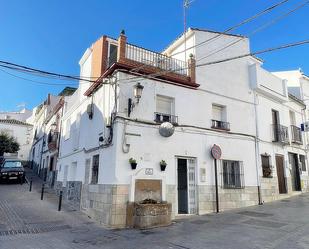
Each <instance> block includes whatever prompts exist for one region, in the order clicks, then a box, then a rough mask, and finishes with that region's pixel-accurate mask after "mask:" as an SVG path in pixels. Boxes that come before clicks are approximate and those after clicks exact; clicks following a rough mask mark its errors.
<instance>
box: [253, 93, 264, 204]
mask: <svg viewBox="0 0 309 249" xmlns="http://www.w3.org/2000/svg"><path fill="white" fill-rule="evenodd" d="M253 94H254V114H255V119H254V120H255V169H256V182H257V189H258V202H259V205H263V202H262V196H261V182H260V176H259V165H260V144H259V140H260V137H259V125H258V111H257V94H256V92H255V91H253Z"/></svg>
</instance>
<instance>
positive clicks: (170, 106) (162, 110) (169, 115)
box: [155, 95, 177, 123]
mask: <svg viewBox="0 0 309 249" xmlns="http://www.w3.org/2000/svg"><path fill="white" fill-rule="evenodd" d="M155 121H156V122H158V123H162V122H170V123H177V117H176V116H175V115H174V99H173V98H170V97H165V96H158V95H157V97H156V112H155Z"/></svg>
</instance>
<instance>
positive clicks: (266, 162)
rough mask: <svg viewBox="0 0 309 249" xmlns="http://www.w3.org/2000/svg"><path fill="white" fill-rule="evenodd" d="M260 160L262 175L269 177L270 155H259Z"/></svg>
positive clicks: (270, 172) (270, 174)
mask: <svg viewBox="0 0 309 249" xmlns="http://www.w3.org/2000/svg"><path fill="white" fill-rule="evenodd" d="M261 162H262V170H263V177H271V176H272V170H271V165H270V156H268V155H261Z"/></svg>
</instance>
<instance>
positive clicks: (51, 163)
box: [42, 87, 76, 187]
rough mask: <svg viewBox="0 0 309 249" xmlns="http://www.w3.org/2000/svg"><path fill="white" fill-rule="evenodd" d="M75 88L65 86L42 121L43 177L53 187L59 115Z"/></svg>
mask: <svg viewBox="0 0 309 249" xmlns="http://www.w3.org/2000/svg"><path fill="white" fill-rule="evenodd" d="M75 90H76V88H72V87H66V88H65V89H64V90H63V91H62V92H61V93H60V94H59V96H61V98H60V99H59V101H58V103H57V104H56V105H55V106H54V108H53V110H52V111H51V112H50V113H49V114H48V115H47V117H46V119H45V121H44V131H45V144H44V146H43V151H42V161H43V162H44V164H43V167H44V172H46V173H45V174H44V179H45V181H47V183H48V184H49V185H50V186H51V187H54V184H55V179H56V177H57V167H56V165H57V159H58V153H59V144H60V143H59V142H60V136H61V117H62V115H63V108H64V106H65V103H66V101H67V100H68V99H69V98H70V96H71V95H72V94H73V93H74V92H75Z"/></svg>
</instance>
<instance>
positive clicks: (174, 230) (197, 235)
mask: <svg viewBox="0 0 309 249" xmlns="http://www.w3.org/2000/svg"><path fill="white" fill-rule="evenodd" d="M35 179H37V178H35ZM36 181H37V182H34V185H33V190H32V192H29V186H28V184H24V185H20V184H1V185H0V189H1V191H0V248H1V249H20V248H23V249H69V248H70V249H71V248H90V249H92V248H121V249H129V248H132V249H133V248H134V249H136V248H145V249H148V248H171V249H172V248H175V249H181V248H182V249H183V248H185V249H193V248H194V249H197V248H201V249H202V248H203V249H204V248H211V249H215V248H217V249H219V248H220V249H223V248H228V249H233V248H235V249H242V248H250V249H256V248H280V249H282V248H288V249H291V248H309V223H308V221H309V211H308V210H309V194H302V195H299V196H295V197H292V198H290V199H285V200H281V201H278V202H273V203H270V204H264V205H263V206H256V207H251V208H245V209H237V210H233V211H228V212H223V213H220V214H209V215H204V216H192V217H190V218H186V219H178V220H176V221H175V222H174V223H173V225H171V226H169V227H163V228H156V229H149V230H133V229H131V230H129V229H124V230H110V229H105V228H102V227H99V226H97V225H96V224H95V222H94V221H93V220H91V219H89V218H88V217H87V216H85V215H84V214H82V213H81V212H79V211H76V210H75V209H74V208H72V207H70V206H68V205H67V204H64V205H63V208H62V211H60V212H58V211H57V207H58V202H57V197H56V196H55V195H54V194H52V193H48V191H47V194H45V195H44V200H43V201H41V200H40V182H39V180H38V179H37V180H36Z"/></svg>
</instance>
